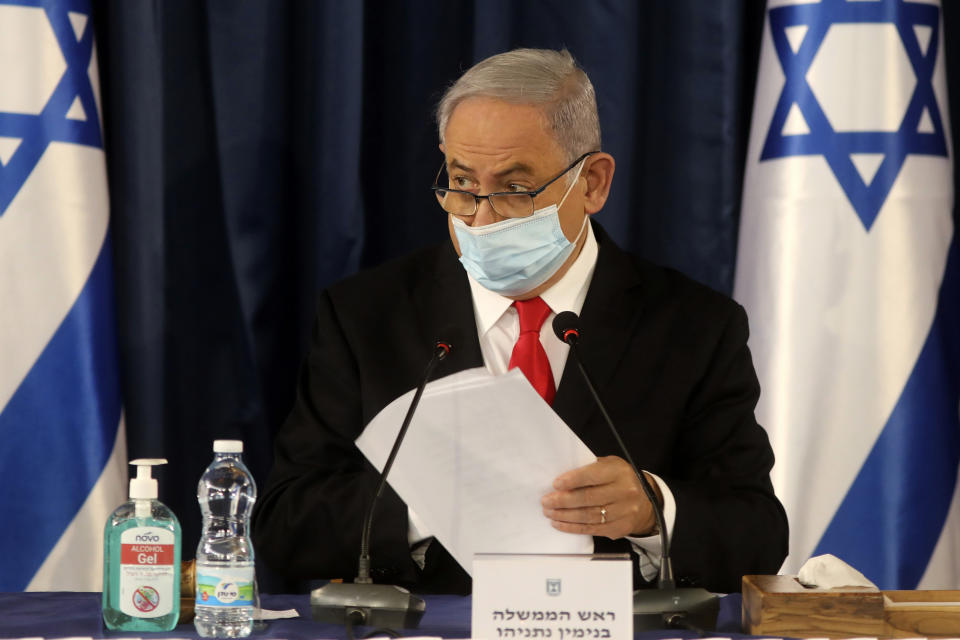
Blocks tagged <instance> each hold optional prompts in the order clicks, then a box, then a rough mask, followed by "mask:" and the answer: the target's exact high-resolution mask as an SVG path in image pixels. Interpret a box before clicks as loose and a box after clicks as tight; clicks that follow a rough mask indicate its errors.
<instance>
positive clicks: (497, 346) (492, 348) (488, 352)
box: [408, 222, 676, 580]
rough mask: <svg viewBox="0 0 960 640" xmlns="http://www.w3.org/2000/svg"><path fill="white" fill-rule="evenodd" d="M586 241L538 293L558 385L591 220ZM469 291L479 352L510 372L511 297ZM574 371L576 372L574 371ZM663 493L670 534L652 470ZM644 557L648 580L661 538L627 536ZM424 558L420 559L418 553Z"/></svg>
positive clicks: (589, 251)
mask: <svg viewBox="0 0 960 640" xmlns="http://www.w3.org/2000/svg"><path fill="white" fill-rule="evenodd" d="M585 227H586V236H587V237H586V241H585V242H584V244H583V248H582V249H581V250H580V255H579V256H577V258H576V260H574V262H573V264H572V265H570V268H569V269H568V270H567V272H566V273H565V274H564V275H563V277H562V278H560V280H558V281H557V282H556V283H554V285H553V286H551V287H550V288H549V289H547V290H546V291H544V292H543V293H541V294H540V297H541V298H542V299H543V301H544V302H546V303H547V305H548V306H549V307H550V315H549V316H547V319H546V320H545V321H544V323H543V326H542V327H541V328H540V343H541V344H542V345H543V350H544V351H546V353H547V360H549V361H550V370H551V372H552V373H553V381H554V384H555V385H556V386H557V387H559V386H560V377H561V375H562V374H563V368H564V366H565V365H566V363H567V355H568V353H569V351H570V347H569V345H567V344H566V343H565V342H562V341H561V340H559V339H558V338H557V337H556V336H555V335H554V333H553V318H554V317H555V316H556V314H557V312H559V311H573V312H574V313H576V314H577V315H579V314H580V311H581V310H582V309H583V301H584V300H585V299H586V297H587V290H588V289H589V288H590V281H591V280H592V279H593V271H594V268H595V267H596V266H597V240H596V238H595V237H594V235H593V229H592V228H591V226H590V223H589V222H586V223H585ZM467 278H468V279H469V281H470V293H471V295H472V297H473V312H474V316H475V318H476V321H477V334H478V336H479V338H480V352H481V354H482V355H483V363H484V366H486V368H487V369H488V370H489V371H490V373H492V374H494V375H501V374H503V373H506V372H507V367H508V365H509V363H510V356H511V354H512V353H513V347H514V345H515V344H516V342H517V338H518V337H519V336H520V319H519V314H518V313H517V309H516V307H514V306H513V300H511V299H510V298H507V297H504V296H502V295H500V294H499V293H495V292H493V291H490V290H489V289H486V288H484V287H483V285H481V284H480V283H478V282H477V281H476V280H474V279H473V278H472V277H470V276H469V275H468V276H467ZM571 375H576V372H573V373H572V374H571ZM650 475H651V476H653V478H654V479H655V480H656V482H657V485H658V486H659V487H660V492H661V493H662V494H663V511H664V520H665V522H666V525H667V532H668V533H669V534H671V535H672V533H673V523H674V520H675V519H676V502H675V501H674V498H673V494H672V493H671V492H670V489H669V488H668V487H667V485H666V483H665V482H664V481H663V480H661V479H660V478H659V477H657V476H656V475H654V474H650ZM408 515H409V520H410V531H409V540H410V543H411V546H414V545H416V546H418V547H419V548H420V549H422V551H425V548H424V545H422V544H419V545H418V543H422V541H423V540H424V539H425V538H427V537H429V535H430V534H429V532H428V531H427V529H426V527H425V526H424V524H423V522H421V521H420V519H419V518H418V517H417V515H416V514H415V513H414V511H413V510H412V509H409V507H408ZM628 539H629V540H630V542H631V543H633V547H634V549H635V550H636V551H637V553H638V554H639V556H640V572H641V575H643V577H644V579H646V580H650V579H652V578H653V577H655V576H656V574H657V571H658V570H659V567H660V536H658V535H655V536H646V537H642V538H633V537H631V538H628ZM417 556H420V557H417ZM415 558H416V559H417V560H418V562H419V563H420V564H421V566H422V554H421V553H416V552H415Z"/></svg>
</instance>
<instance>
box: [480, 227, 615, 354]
mask: <svg viewBox="0 0 960 640" xmlns="http://www.w3.org/2000/svg"><path fill="white" fill-rule="evenodd" d="M586 224H587V229H586V235H587V237H586V240H585V241H584V243H583V248H582V249H580V255H578V256H577V259H576V260H574V261H573V264H572V265H570V268H569V269H567V272H566V273H565V274H563V277H562V278H560V279H559V280H558V281H556V282H555V283H553V286H552V287H550V288H549V289H547V290H546V291H544V292H543V293H541V294H540V297H541V298H543V301H544V302H546V303H547V305H548V306H549V307H550V309H551V310H552V311H553V312H554V313H559V312H561V311H573V312H574V313H576V314H579V313H580V311H581V310H582V309H583V301H584V299H585V298H586V297H587V289H588V288H589V286H590V280H591V279H592V277H593V270H594V268H595V267H596V265H597V239H596V238H595V237H594V235H593V226H592V225H591V224H590V222H589V220H588V221H587V223H586ZM467 279H468V280H469V281H470V293H471V294H472V297H473V312H474V316H475V317H476V320H477V330H478V332H479V334H480V335H481V336H482V335H484V334H485V333H486V332H487V331H488V330H490V328H491V327H493V325H495V324H496V323H497V322H498V321H499V320H500V317H501V316H502V315H503V314H504V313H505V312H506V310H507V309H509V308H510V305H512V304H513V300H511V299H510V298H507V297H506V296H502V295H500V294H499V293H495V292H493V291H490V290H489V289H487V288H485V287H484V286H483V285H482V284H480V283H479V282H477V281H476V280H474V279H473V278H472V277H471V276H470V274H467Z"/></svg>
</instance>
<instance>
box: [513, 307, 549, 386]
mask: <svg viewBox="0 0 960 640" xmlns="http://www.w3.org/2000/svg"><path fill="white" fill-rule="evenodd" d="M513 306H515V307H516V308H517V313H518V314H519V315H520V337H519V338H517V344H515V345H514V347H513V353H512V354H511V355H510V365H509V367H508V368H509V369H513V368H514V367H520V370H521V371H523V375H525V376H527V380H529V381H530V384H532V385H533V388H534V389H536V390H537V393H539V394H540V395H541V396H543V399H544V400H546V401H547V404H553V397H554V396H555V395H556V394H557V388H556V387H555V386H554V384H553V372H552V371H551V370H550V361H549V360H547V352H546V351H544V350H543V345H542V344H540V327H542V326H543V321H544V320H546V319H547V316H549V315H550V307H548V306H547V303H546V302H544V301H543V299H542V298H539V297H538V298H532V299H530V300H517V301H516V302H514V303H513Z"/></svg>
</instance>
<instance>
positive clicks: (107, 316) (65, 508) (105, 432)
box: [0, 233, 121, 591]
mask: <svg viewBox="0 0 960 640" xmlns="http://www.w3.org/2000/svg"><path fill="white" fill-rule="evenodd" d="M112 278H113V273H112V257H111V243H110V235H109V233H108V234H107V236H106V239H105V240H104V243H103V246H102V247H101V249H100V255H99V256H98V258H97V262H96V264H95V265H94V267H93V271H92V272H91V274H90V278H89V279H88V280H87V283H86V285H85V286H84V288H83V290H82V291H81V293H80V296H79V297H78V298H77V301H76V303H75V304H74V305H73V308H72V309H71V310H70V312H69V313H68V314H67V316H66V318H65V319H64V321H63V323H62V324H61V325H60V327H59V328H58V329H57V331H56V333H54V335H53V337H52V338H51V340H50V342H49V344H48V345H47V346H46V348H45V349H44V351H43V353H42V354H41V355H40V357H39V358H38V359H37V361H36V363H35V364H34V366H33V368H32V369H31V370H30V372H29V373H28V374H27V376H26V378H25V379H24V381H23V383H22V384H21V385H20V386H19V387H18V388H17V390H16V392H15V393H14V395H13V396H12V397H11V398H10V402H9V403H8V404H7V406H6V408H5V409H3V412H2V413H0V440H2V442H3V447H2V449H0V486H2V487H4V492H3V496H2V497H0V513H3V526H0V549H3V550H4V559H3V571H2V572H0V591H20V590H23V589H25V588H26V587H27V585H28V583H29V582H30V579H31V578H32V577H33V575H34V573H36V571H37V569H39V568H40V565H41V564H42V563H43V561H44V559H45V558H46V556H47V554H48V553H49V552H50V550H51V549H52V548H53V546H54V545H55V544H56V542H57V540H58V539H59V538H60V536H61V534H63V532H64V530H65V529H66V527H67V525H68V524H69V523H70V521H71V520H72V519H73V517H74V516H75V515H76V513H77V511H78V510H79V509H80V507H81V506H82V505H83V502H84V500H86V498H87V495H88V494H89V493H90V490H91V489H92V488H93V486H94V484H95V483H96V482H97V479H98V478H99V477H100V474H101V472H102V471H103V468H104V466H105V465H106V463H107V459H108V458H109V457H110V453H111V451H112V449H113V445H114V440H115V438H116V435H117V427H118V424H119V420H120V407H121V405H120V389H119V378H118V375H117V352H116V351H117V350H116V334H115V331H114V327H115V318H114V302H113V279H112ZM91 551H92V550H91Z"/></svg>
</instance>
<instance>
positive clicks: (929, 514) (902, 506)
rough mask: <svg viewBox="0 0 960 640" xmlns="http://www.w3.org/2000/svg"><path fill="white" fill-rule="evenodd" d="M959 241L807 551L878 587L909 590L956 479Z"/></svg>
mask: <svg viewBox="0 0 960 640" xmlns="http://www.w3.org/2000/svg"><path fill="white" fill-rule="evenodd" d="M955 233H956V232H955ZM958 244H960V243H958V241H957V237H956V236H954V240H953V242H952V244H951V247H950V252H949V255H948V256H947V267H946V271H945V273H944V278H943V283H942V284H941V286H940V300H939V305H938V307H937V311H936V315H935V317H934V320H933V325H932V326H931V328H930V333H929V335H928V336H927V340H926V343H925V344H924V346H923V350H922V351H921V352H920V357H919V358H918V359H917V363H916V365H915V367H914V369H913V372H912V373H911V375H910V379H909V380H908V381H907V384H906V386H905V387H904V389H903V394H902V395H901V396H900V399H899V401H898V402H897V405H896V407H894V410H893V413H891V415H890V419H889V421H888V422H887V424H886V425H885V427H884V429H883V431H882V432H881V434H880V437H879V438H878V439H877V442H876V443H875V444H874V446H873V449H872V451H871V452H870V455H869V456H868V457H867V460H866V462H864V464H863V467H862V468H861V469H860V473H859V474H858V476H857V478H856V479H855V480H854V482H853V484H852V485H851V487H850V490H849V492H848V493H847V495H846V496H845V497H844V499H843V502H842V503H841V505H840V508H839V509H838V510H837V512H836V513H835V514H834V517H833V520H832V521H831V522H830V525H829V526H828V527H827V530H826V531H825V532H824V534H823V537H822V538H821V539H820V543H819V544H818V545H817V549H816V551H814V555H818V554H821V553H832V554H834V555H835V556H837V557H839V558H841V559H842V560H844V561H845V562H847V563H848V564H851V565H853V566H854V567H856V568H857V569H859V570H860V571H862V572H863V574H864V575H866V576H867V577H868V578H870V580H872V581H873V582H875V583H876V584H877V586H879V587H880V588H881V589H914V588H916V586H917V584H918V583H919V582H920V579H921V578H922V577H923V574H924V571H925V570H926V568H927V564H928V563H929V561H930V556H931V555H932V554H933V549H934V547H935V546H936V544H937V540H938V539H939V538H940V532H941V530H942V529H943V524H944V521H945V520H946V517H947V512H948V510H949V508H950V502H951V499H952V498H953V493H954V488H955V485H956V482H957V467H958V464H960V418H958V415H957V414H958V405H960V397H958V396H960V371H958V367H960V342H958V338H957V336H956V335H951V332H953V333H955V332H956V329H957V327H960V264H958V262H957V261H958V259H960V256H958V249H957V247H958ZM843 427H844V425H837V428H843Z"/></svg>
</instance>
